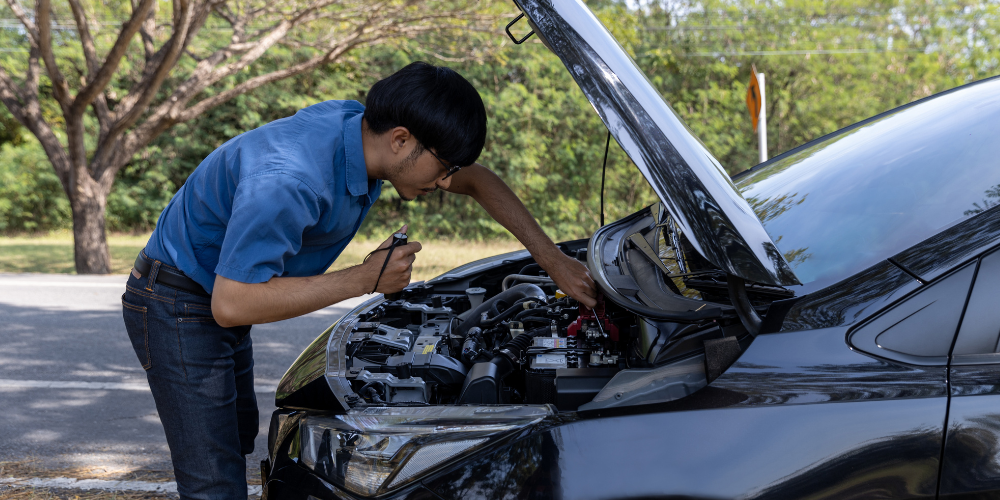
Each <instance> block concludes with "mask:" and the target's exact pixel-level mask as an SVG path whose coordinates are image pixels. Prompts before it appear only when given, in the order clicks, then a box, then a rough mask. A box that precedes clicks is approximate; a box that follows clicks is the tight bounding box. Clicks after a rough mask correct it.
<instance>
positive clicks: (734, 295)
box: [726, 274, 763, 337]
mask: <svg viewBox="0 0 1000 500" xmlns="http://www.w3.org/2000/svg"><path fill="white" fill-rule="evenodd" d="M726 282H727V284H728V286H729V300H731V301H732V302H733V308H734V309H736V314H737V315H739V317H740V322H741V323H743V327H744V328H746V329H747V331H748V332H750V335H752V336H753V337H757V334H758V333H760V327H761V324H762V323H763V321H761V319H760V315H758V314H757V311H756V310H755V309H754V308H753V305H752V304H750V297H749V296H747V288H746V282H745V281H743V278H740V277H739V276H735V275H732V274H730V275H728V276H727V277H726Z"/></svg>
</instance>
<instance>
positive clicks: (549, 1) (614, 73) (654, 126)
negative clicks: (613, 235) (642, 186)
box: [516, 0, 799, 285]
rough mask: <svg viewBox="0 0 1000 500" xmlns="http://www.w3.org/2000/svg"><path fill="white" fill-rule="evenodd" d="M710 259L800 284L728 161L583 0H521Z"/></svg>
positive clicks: (761, 278)
mask: <svg viewBox="0 0 1000 500" xmlns="http://www.w3.org/2000/svg"><path fill="white" fill-rule="evenodd" d="M516 2H517V4H518V6H519V7H520V8H521V10H522V11H523V12H524V13H525V15H526V16H527V18H528V20H529V22H530V23H531V26H532V28H533V29H534V31H535V34H536V35H538V36H539V37H540V38H541V39H542V41H543V42H544V43H545V44H546V46H548V47H549V49H551V50H552V52H554V53H555V54H556V55H557V56H559V59H561V60H562V62H563V64H565V65H566V69H568V70H569V72H570V74H572V75H573V78H574V79H575V80H576V83H577V84H578V85H579V86H580V88H581V89H582V90H583V93H584V94H586V96H587V98H588V99H589V100H590V103H591V104H592V105H593V106H594V109H596V110H597V113H598V114H599V115H600V117H601V120H603V121H604V124H605V125H607V127H608V130H610V131H611V133H612V135H614V136H615V139H616V140H617V141H618V143H619V144H621V146H622V148H623V149H624V150H625V152H626V153H627V154H628V155H629V157H630V158H631V159H632V161H633V162H635V164H636V165H637V166H638V167H639V170H640V171H642V174H643V176H645V178H646V180H647V181H648V182H649V184H650V185H651V186H653V189H654V190H655V191H656V194H657V196H659V198H660V200H661V201H662V202H663V204H664V206H665V207H666V208H667V211H668V212H669V213H670V215H671V216H672V217H673V219H674V221H675V223H676V224H677V225H678V226H679V228H680V230H681V232H682V233H683V234H684V235H685V236H687V238H688V240H689V241H690V242H691V244H692V245H693V246H694V248H695V249H696V250H697V251H698V253H700V254H701V255H702V256H703V257H705V259H707V260H708V261H709V262H711V263H712V264H714V265H716V266H718V267H719V268H720V269H722V270H724V271H726V272H728V273H730V274H734V275H736V276H739V277H741V278H744V279H747V280H750V281H755V282H758V283H766V284H770V285H797V284H799V280H798V278H797V277H796V276H795V274H794V273H793V272H792V270H791V269H790V268H789V266H788V263H787V262H785V259H784V257H782V255H781V253H780V252H779V251H778V249H777V247H775V245H774V242H772V241H771V238H770V236H768V234H767V232H766V231H765V230H764V226H763V225H762V224H761V222H760V220H759V219H757V216H756V215H754V212H753V210H751V208H750V205H749V204H747V202H746V200H744V199H743V197H742V196H741V195H740V194H739V192H738V191H737V190H736V187H735V186H734V185H733V183H732V182H731V181H730V179H729V176H728V175H727V174H726V171H725V169H723V168H722V165H720V164H719V161H718V160H716V159H715V157H714V156H712V153H710V152H709V151H708V149H707V148H706V147H705V145H704V144H702V143H701V141H700V140H698V138H697V137H695V136H694V134H693V133H692V132H691V130H690V129H688V128H687V126H686V125H685V124H684V122H683V121H681V119H680V117H678V116H677V114H676V113H674V111H673V110H672V109H671V108H670V106H669V105H668V104H667V103H666V101H664V100H663V98H662V97H661V96H660V94H659V93H658V92H657V91H656V89H654V88H653V86H652V84H650V83H649V80H647V79H646V76H645V75H644V74H643V73H642V71H641V70H639V68H638V67H637V66H636V64H635V62H634V61H632V59H631V58H630V57H629V56H628V54H627V53H626V52H625V50H624V49H622V47H621V45H619V44H618V42H617V41H616V40H615V39H614V37H613V36H611V33H609V32H608V30H607V29H606V28H605V27H604V25H602V24H601V22H600V21H599V20H598V19H597V17H595V16H594V14H593V13H592V12H591V11H590V9H589V8H587V6H586V5H585V4H584V3H583V2H582V1H581V0H516Z"/></svg>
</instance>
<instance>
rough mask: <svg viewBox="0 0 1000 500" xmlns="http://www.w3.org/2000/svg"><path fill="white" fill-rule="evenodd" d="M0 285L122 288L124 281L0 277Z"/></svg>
mask: <svg viewBox="0 0 1000 500" xmlns="http://www.w3.org/2000/svg"><path fill="white" fill-rule="evenodd" d="M0 286H57V287H60V288H121V289H122V290H124V289H125V288H124V286H125V281H122V282H121V283H94V282H87V281H25V280H11V279H0Z"/></svg>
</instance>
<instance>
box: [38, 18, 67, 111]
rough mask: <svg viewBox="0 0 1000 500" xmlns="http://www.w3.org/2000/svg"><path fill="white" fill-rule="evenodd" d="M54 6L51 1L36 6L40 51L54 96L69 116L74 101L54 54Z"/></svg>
mask: <svg viewBox="0 0 1000 500" xmlns="http://www.w3.org/2000/svg"><path fill="white" fill-rule="evenodd" d="M51 15H52V6H51V5H50V3H49V0H38V2H37V3H36V4H35V20H37V21H38V49H39V50H40V51H41V55H42V61H44V62H45V70H46V71H47V72H48V74H49V79H50V80H52V94H53V96H54V97H55V98H56V102H58V103H59V105H60V106H61V107H62V109H63V114H68V111H69V106H70V104H71V103H72V100H71V99H70V96H69V85H68V84H67V83H66V79H65V78H63V75H62V73H61V72H60V71H59V66H57V65H56V58H55V55H54V54H53V53H52V17H51Z"/></svg>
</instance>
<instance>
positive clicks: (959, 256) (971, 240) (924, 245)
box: [892, 165, 1000, 281]
mask: <svg viewBox="0 0 1000 500" xmlns="http://www.w3.org/2000/svg"><path fill="white" fill-rule="evenodd" d="M997 169H1000V165H997ZM997 243H1000V205H998V206H996V207H993V208H991V209H989V210H987V211H985V212H983V213H981V214H979V215H977V216H975V217H972V218H969V219H966V220H963V221H961V222H960V223H958V224H956V225H954V226H952V227H950V228H948V229H946V230H944V231H942V232H940V233H938V234H936V235H934V236H932V237H930V238H928V239H926V240H924V241H923V242H921V243H920V244H917V245H914V246H912V247H910V248H908V249H906V250H903V251H902V252H900V253H898V254H896V255H894V256H893V257H892V261H893V262H895V263H897V264H899V265H900V266H903V267H905V268H906V270H907V271H909V272H911V273H913V274H914V275H915V276H917V277H919V278H920V279H921V280H923V281H932V280H934V279H936V278H938V277H939V276H941V275H942V274H944V273H946V272H948V270H949V269H952V268H954V267H955V266H956V265H958V264H961V263H962V262H965V261H968V260H970V259H971V258H973V257H974V256H975V255H978V254H980V253H982V251H983V250H985V249H987V248H990V247H993V246H995V245H996V244H997Z"/></svg>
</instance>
